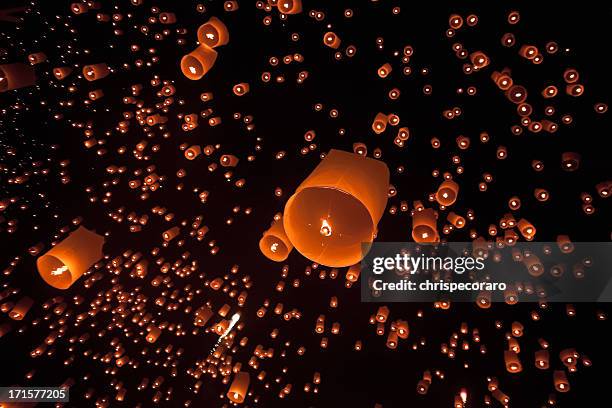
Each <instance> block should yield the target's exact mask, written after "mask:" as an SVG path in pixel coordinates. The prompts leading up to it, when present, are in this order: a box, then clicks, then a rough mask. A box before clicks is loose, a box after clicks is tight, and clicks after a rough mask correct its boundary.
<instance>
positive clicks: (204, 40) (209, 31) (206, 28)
mask: <svg viewBox="0 0 612 408" xmlns="http://www.w3.org/2000/svg"><path fill="white" fill-rule="evenodd" d="M197 35H198V42H199V43H200V44H203V45H206V46H207V47H210V48H215V47H218V46H220V45H225V44H227V43H228V42H229V32H228V31H227V27H226V26H225V24H223V22H222V21H221V20H219V19H218V18H217V17H211V18H210V20H208V21H207V22H205V23H204V24H202V25H201V26H200V27H199V28H198V33H197Z"/></svg>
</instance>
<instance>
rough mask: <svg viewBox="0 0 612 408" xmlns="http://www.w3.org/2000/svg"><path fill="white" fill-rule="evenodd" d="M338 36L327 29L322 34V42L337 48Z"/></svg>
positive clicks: (338, 43) (338, 45)
mask: <svg viewBox="0 0 612 408" xmlns="http://www.w3.org/2000/svg"><path fill="white" fill-rule="evenodd" d="M340 43H341V41H340V37H338V36H337V35H336V33H334V32H332V31H329V32H327V33H325V34H324V35H323V44H325V45H326V46H328V47H330V48H333V49H338V48H339V47H340Z"/></svg>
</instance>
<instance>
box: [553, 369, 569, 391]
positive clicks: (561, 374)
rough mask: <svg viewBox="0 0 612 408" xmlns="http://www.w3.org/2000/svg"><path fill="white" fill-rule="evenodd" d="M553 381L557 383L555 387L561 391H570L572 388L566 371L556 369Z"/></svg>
mask: <svg viewBox="0 0 612 408" xmlns="http://www.w3.org/2000/svg"><path fill="white" fill-rule="evenodd" d="M553 381H554V383H555V389H556V390H557V391H559V392H568V391H569V390H570V385H569V381H568V380H567V376H566V375H565V371H561V370H556V371H555V372H554V373H553Z"/></svg>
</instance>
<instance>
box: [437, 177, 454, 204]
mask: <svg viewBox="0 0 612 408" xmlns="http://www.w3.org/2000/svg"><path fill="white" fill-rule="evenodd" d="M457 194H459V184H457V183H455V182H454V181H453V180H445V181H443V182H442V184H440V187H438V191H437V192H436V201H437V202H438V203H440V204H441V205H444V206H449V205H452V204H453V203H454V202H455V201H456V200H457Z"/></svg>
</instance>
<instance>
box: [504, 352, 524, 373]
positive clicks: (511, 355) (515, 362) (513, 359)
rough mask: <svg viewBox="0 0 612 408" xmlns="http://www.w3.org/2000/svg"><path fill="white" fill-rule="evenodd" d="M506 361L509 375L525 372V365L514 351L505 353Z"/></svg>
mask: <svg viewBox="0 0 612 408" xmlns="http://www.w3.org/2000/svg"><path fill="white" fill-rule="evenodd" d="M504 361H505V362H506V370H508V372H509V373H520V372H521V371H522V370H523V365H522V364H521V361H520V360H519V358H518V354H516V353H515V352H514V351H512V350H506V351H504Z"/></svg>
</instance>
